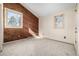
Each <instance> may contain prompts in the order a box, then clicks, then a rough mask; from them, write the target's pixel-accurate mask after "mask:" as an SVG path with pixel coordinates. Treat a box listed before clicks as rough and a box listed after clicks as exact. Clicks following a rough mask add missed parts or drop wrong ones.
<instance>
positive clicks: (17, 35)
mask: <svg viewBox="0 0 79 59" xmlns="http://www.w3.org/2000/svg"><path fill="white" fill-rule="evenodd" d="M3 8H9V9H13V10H16V11H19V12H22V13H23V28H4V42H9V41H14V40H19V39H23V38H27V37H30V36H32V35H31V34H30V33H29V30H28V28H29V27H30V28H31V29H32V30H33V31H34V32H35V34H37V35H38V23H39V22H38V18H37V17H36V16H35V15H33V14H32V13H31V12H30V11H29V10H27V9H26V8H24V7H23V6H22V5H21V4H19V3H4V4H3Z"/></svg>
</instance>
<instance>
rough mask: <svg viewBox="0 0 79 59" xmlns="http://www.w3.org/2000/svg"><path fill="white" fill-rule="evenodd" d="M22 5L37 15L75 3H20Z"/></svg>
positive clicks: (50, 12)
mask: <svg viewBox="0 0 79 59" xmlns="http://www.w3.org/2000/svg"><path fill="white" fill-rule="evenodd" d="M22 5H23V6H24V7H25V8H27V9H28V10H30V11H31V12H32V13H33V14H34V15H36V16H37V17H39V16H46V15H49V14H52V13H55V12H58V11H61V10H67V9H70V8H74V7H75V3H22Z"/></svg>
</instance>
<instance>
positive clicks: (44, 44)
mask: <svg viewBox="0 0 79 59" xmlns="http://www.w3.org/2000/svg"><path fill="white" fill-rule="evenodd" d="M3 46H4V47H3V52H1V53H0V55H1V56H74V55H75V50H74V46H73V45H71V44H67V43H62V42H58V41H54V40H51V39H46V38H43V39H37V38H29V39H22V40H17V41H12V42H7V43H5V44H4V45H3Z"/></svg>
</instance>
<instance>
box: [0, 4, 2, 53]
mask: <svg viewBox="0 0 79 59" xmlns="http://www.w3.org/2000/svg"><path fill="white" fill-rule="evenodd" d="M0 16H1V17H0V52H1V51H2V43H3V20H2V4H0Z"/></svg>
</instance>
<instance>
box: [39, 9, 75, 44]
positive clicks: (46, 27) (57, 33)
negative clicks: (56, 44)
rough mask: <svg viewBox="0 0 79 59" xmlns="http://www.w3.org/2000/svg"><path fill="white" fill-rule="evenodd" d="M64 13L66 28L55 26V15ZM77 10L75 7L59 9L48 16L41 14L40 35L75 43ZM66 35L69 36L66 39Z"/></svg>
mask: <svg viewBox="0 0 79 59" xmlns="http://www.w3.org/2000/svg"><path fill="white" fill-rule="evenodd" d="M60 13H63V14H64V29H56V28H55V21H54V20H55V19H54V16H56V15H57V14H60ZM74 16H75V12H74V8H71V9H66V10H62V11H59V12H57V13H54V14H53V13H52V14H51V15H48V16H41V17H40V18H39V35H40V36H42V37H48V38H51V39H54V40H58V41H63V42H67V43H71V44H74V40H75V33H74V31H75V30H74V29H75V24H74V22H75V20H74V18H75V17H74ZM64 36H66V37H67V38H66V39H64Z"/></svg>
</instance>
